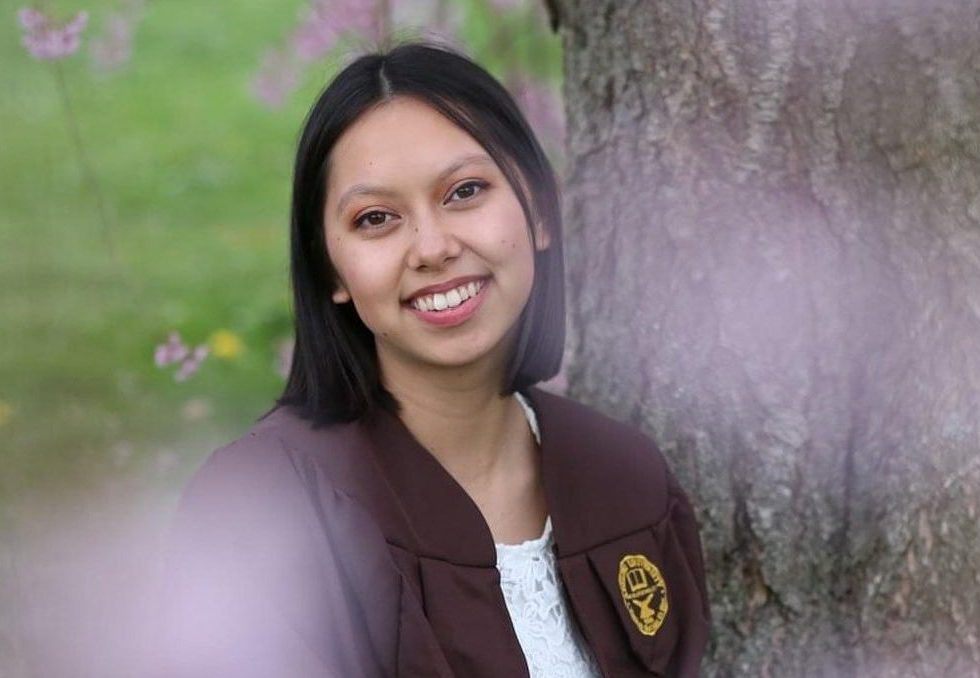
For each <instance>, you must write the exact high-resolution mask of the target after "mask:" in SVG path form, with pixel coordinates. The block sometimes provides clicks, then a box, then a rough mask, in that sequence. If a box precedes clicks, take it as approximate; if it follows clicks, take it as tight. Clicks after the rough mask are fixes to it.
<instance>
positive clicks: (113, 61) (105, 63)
mask: <svg viewBox="0 0 980 678" xmlns="http://www.w3.org/2000/svg"><path fill="white" fill-rule="evenodd" d="M133 23H134V21H133V20H132V19H131V18H130V17H127V16H123V15H121V14H113V15H112V16H110V17H109V18H108V20H107V22H106V29H105V32H104V33H103V34H102V35H100V36H99V37H98V38H96V39H94V40H93V41H92V43H91V45H90V46H89V53H90V54H91V56H92V61H93V63H94V64H95V65H96V67H98V68H99V69H100V70H103V71H111V70H114V69H117V68H119V67H120V66H122V65H123V64H125V63H126V62H128V61H129V59H130V57H132V55H133Z"/></svg>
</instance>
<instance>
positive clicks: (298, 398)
mask: <svg viewBox="0 0 980 678" xmlns="http://www.w3.org/2000/svg"><path fill="white" fill-rule="evenodd" d="M398 96H410V97H414V98H416V99H418V100H420V101H422V102H424V103H426V104H428V105H430V106H432V107H433V108H435V109H436V110H438V111H439V112H440V113H442V114H443V115H444V116H446V118H448V119H449V120H450V121H452V122H453V123H455V124H456V125H458V126H459V127H460V128H462V129H463V130H464V131H466V132H467V133H468V134H469V135H470V136H472V137H473V138H474V139H475V140H476V141H477V142H478V143H479V144H480V145H482V146H483V147H484V149H486V151H487V153H488V154H489V155H490V156H491V157H492V158H493V159H494V161H495V162H496V163H497V165H498V166H499V167H500V169H501V171H502V172H503V173H504V175H505V176H506V177H507V180H508V181H509V182H510V185H511V187H512V188H513V189H514V192H515V193H516V195H517V198H518V200H519V201H520V203H521V207H522V209H523V211H524V216H525V218H526V219H527V223H528V227H529V230H530V237H531V240H532V243H534V241H535V240H534V239H535V233H534V232H535V229H534V228H533V227H532V225H533V224H536V223H537V224H540V225H541V226H542V228H543V229H544V231H545V232H546V233H547V234H548V237H549V245H548V247H547V248H546V249H543V250H538V249H537V248H536V247H535V254H534V283H533V287H532V290H531V296H530V298H529V300H528V303H527V305H526V306H525V308H524V311H523V312H522V314H521V316H520V318H519V319H518V325H519V327H518V331H517V338H516V342H515V345H514V351H513V354H512V355H511V357H510V362H509V364H508V368H507V374H506V375H505V386H504V392H503V395H507V394H510V393H513V392H514V391H517V390H520V389H523V388H525V387H527V386H530V385H532V384H535V383H537V382H539V381H544V380H547V379H550V378H551V377H553V376H554V375H556V374H557V373H558V370H559V368H560V367H561V359H562V352H563V349H564V344H565V292H564V260H563V253H562V223H561V209H560V206H559V195H558V186H557V182H556V180H555V174H554V170H553V169H552V167H551V163H550V162H549V161H548V158H547V157H546V156H545V154H544V151H543V150H542V149H541V146H540V144H539V143H538V141H537V139H536V138H535V136H534V133H533V132H532V131H531V128H530V126H529V125H528V124H527V121H526V120H525V119H524V116H523V115H522V114H521V112H520V110H519V108H518V107H517V104H516V103H515V102H514V100H513V98H512V97H511V96H510V94H509V93H508V92H507V90H506V89H504V87H503V86H502V85H501V84H500V83H499V82H497V80H496V79H494V77H493V76H491V75H490V74H489V73H488V72H487V71H485V70H484V69H483V68H482V67H480V66H478V65H477V64H475V63H474V62H473V61H471V60H470V59H468V58H467V57H465V56H462V55H460V54H458V53H456V52H453V51H451V50H450V49H448V48H446V47H442V46H438V45H433V44H427V43H419V42H412V43H405V44H401V45H398V46H396V47H394V48H393V49H391V50H388V51H385V52H379V53H374V54H368V55H365V56H362V57H360V58H358V59H357V60H355V61H354V62H353V63H351V64H350V65H348V66H347V67H345V68H344V69H343V70H342V71H341V72H340V73H339V74H338V75H337V76H336V77H335V78H334V79H333V81H332V82H331V83H330V84H329V85H328V86H327V88H326V89H325V90H324V91H323V92H322V93H321V94H320V97H319V98H318V99H317V101H316V103H315V104H314V105H313V107H312V108H311V109H310V112H309V114H308V115H307V118H306V122H305V124H304V127H303V132H302V135H301V137H300V141H299V146H298V149H297V152H296V163H295V166H294V174H293V195H292V216H291V227H290V231H291V234H290V238H291V243H290V269H291V273H290V275H291V280H292V290H293V306H294V309H293V310H294V313H295V335H296V338H295V342H296V343H295V347H294V351H293V361H292V367H291V369H290V372H289V378H288V380H287V382H286V387H285V390H284V391H283V394H282V396H281V397H280V398H279V400H278V403H279V405H289V406H291V407H292V408H294V409H295V411H297V412H298V413H299V414H300V415H301V416H303V417H305V418H307V419H310V420H312V421H313V422H314V423H315V424H316V425H327V424H332V423H337V422H345V421H352V420H355V419H359V418H361V417H362V416H364V415H366V414H368V413H369V412H370V411H371V410H372V409H373V408H375V407H383V408H385V409H387V410H389V411H391V412H397V411H398V403H397V402H396V401H395V398H394V397H393V396H392V395H391V394H390V393H389V392H388V391H387V390H386V389H385V388H384V386H383V385H382V383H381V374H380V371H379V367H378V361H377V354H376V351H375V344H374V336H373V335H372V333H371V331H370V330H369V329H368V328H367V327H366V326H365V325H364V323H363V322H362V321H361V319H360V317H359V316H358V315H357V311H356V310H355V309H354V304H353V303H345V304H335V303H334V302H333V301H332V299H331V293H332V292H333V290H334V285H335V272H334V270H333V267H332V265H331V263H330V260H329V257H328V256H327V247H326V240H325V235H324V223H323V213H324V204H325V201H326V185H327V173H328V171H329V161H330V153H331V150H332V149H333V147H334V145H335V144H336V142H337V140H338V139H339V138H340V136H341V135H342V134H343V133H344V131H345V130H346V129H347V128H348V127H349V126H350V125H351V124H352V123H353V122H354V121H355V120H356V119H357V118H358V117H359V116H361V115H362V114H364V113H366V112H367V111H368V110H370V109H371V108H372V107H374V106H375V105H377V104H379V103H382V102H385V101H388V100H390V99H392V98H394V97H398Z"/></svg>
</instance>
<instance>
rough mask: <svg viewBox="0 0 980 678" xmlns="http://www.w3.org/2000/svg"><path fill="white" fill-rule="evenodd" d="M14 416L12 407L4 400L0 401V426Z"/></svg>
mask: <svg viewBox="0 0 980 678" xmlns="http://www.w3.org/2000/svg"><path fill="white" fill-rule="evenodd" d="M13 416H14V406H13V405H11V404H10V403H8V402H7V401H6V400H0V426H3V425H4V424H6V423H7V422H9V421H10V420H11V419H12V418H13Z"/></svg>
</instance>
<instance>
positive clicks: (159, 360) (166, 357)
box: [153, 332, 190, 367]
mask: <svg viewBox="0 0 980 678" xmlns="http://www.w3.org/2000/svg"><path fill="white" fill-rule="evenodd" d="M189 352H190V350H189V349H188V348H187V345H186V344H184V342H183V340H182V339H181V338H180V334H179V333H178V332H171V333H170V336H168V337H167V343H165V344H160V345H159V346H157V348H156V351H154V353H153V362H155V363H156V366H157V367H166V366H167V365H170V364H172V363H176V362H180V361H181V360H183V359H184V358H186V357H187V354H188V353H189Z"/></svg>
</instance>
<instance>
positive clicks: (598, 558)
mask: <svg viewBox="0 0 980 678" xmlns="http://www.w3.org/2000/svg"><path fill="white" fill-rule="evenodd" d="M561 236H562V233H561V216H560V209H559V204H558V189H557V186H556V181H555V178H554V174H553V172H552V169H551V166H550V164H549V163H548V160H547V158H546V157H545V155H544V153H543V152H542V150H541V148H540V146H539V144H538V142H537V141H536V139H535V137H534V134H533V132H532V131H531V130H530V128H529V127H528V126H527V123H526V122H525V120H524V118H523V116H522V115H521V113H520V112H519V110H518V109H517V107H516V106H515V104H514V102H513V100H512V98H511V97H510V95H509V94H508V93H507V92H506V91H505V90H504V89H503V88H502V87H501V86H500V85H499V83H497V81H496V80H494V79H493V78H492V77H491V76H490V75H489V74H488V73H487V72H486V71H484V70H483V69H482V68H480V67H479V66H477V65H476V64H474V63H473V62H471V61H469V60H468V59H467V58H465V57H463V56H461V55H458V54H456V53H454V52H451V51H448V50H445V49H442V48H438V47H433V46H429V45H424V44H407V45H402V46H399V47H396V48H395V49H393V50H391V51H389V52H387V53H383V54H373V55H369V56H365V57H362V58H360V59H358V60H357V61H355V62H354V63H352V64H351V65H350V66H348V67H347V68H345V69H344V70H343V71H342V72H341V73H340V74H339V75H338V76H337V77H336V79H335V80H334V81H333V82H332V83H331V84H330V85H329V86H328V87H327V88H326V90H325V91H324V92H323V94H322V95H321V96H320V98H319V100H318V101H317V102H316V104H315V105H314V106H313V109H312V110H311V112H310V114H309V116H308V118H307V121H306V125H305V128H304V131H303V135H302V137H301V140H300V144H299V150H298V153H297V159H296V165H295V175H294V186H293V213H292V264H291V265H292V283H293V294H294V306H295V314H296V346H295V352H294V360H293V364H292V370H291V372H290V375H289V381H288V383H287V386H286V389H285V392H284V393H283V395H282V397H281V398H280V400H279V403H278V405H277V407H276V408H274V409H273V410H272V411H271V412H269V413H268V414H266V415H265V416H264V417H263V418H262V419H261V420H260V422H259V423H258V424H256V425H255V426H254V427H253V428H252V430H251V431H249V432H248V433H247V434H246V435H245V436H243V437H242V438H240V439H239V440H237V441H235V442H233V443H231V444H230V445H228V446H226V447H224V448H222V449H220V450H218V451H217V452H215V453H214V454H212V455H211V456H210V457H209V459H208V460H207V462H206V463H205V464H204V466H203V467H202V468H201V469H200V471H199V472H198V473H197V475H196V476H195V477H194V479H193V480H192V482H191V483H190V485H189V486H188V488H187V490H186V491H185V493H184V496H183V498H182V501H181V506H180V510H179V512H178V515H177V517H176V520H175V523H174V532H173V534H174V537H173V540H172V544H173V545H172V550H171V552H172V559H171V563H170V566H169V568H168V571H169V572H171V573H172V575H171V577H170V578H169V581H168V586H167V588H166V596H165V600H166V604H165V606H164V608H165V610H166V614H165V615H164V628H163V633H162V635H161V638H164V639H166V642H165V643H164V652H163V653H162V654H163V658H162V659H161V660H160V662H159V664H160V666H162V667H166V668H165V669H164V673H163V674H162V675H167V676H217V675H235V676H393V675H400V676H446V677H448V676H467V677H475V678H480V677H482V676H487V677H489V676H508V677H509V676H535V677H537V676H558V675H561V676H599V675H604V676H648V675H659V676H664V675H669V676H674V675H677V676H694V675H696V674H697V671H698V665H699V662H700V657H701V654H702V652H703V649H704V646H705V642H706V638H707V623H708V606H707V597H706V592H705V587H704V571H703V564H702V559H701V549H700V543H699V538H698V532H697V526H696V524H695V521H694V517H693V512H692V510H691V507H690V505H689V503H688V501H687V498H686V496H685V495H684V492H683V491H682V490H681V489H680V487H679V486H678V485H677V483H676V482H675V480H674V478H673V476H672V475H671V473H670V471H669V469H668V468H667V466H666V464H665V462H664V460H663V457H662V456H661V455H660V452H659V451H658V450H657V448H656V446H655V445H654V443H653V442H652V441H651V440H650V439H649V438H647V437H646V436H645V435H643V434H642V433H640V432H639V431H637V430H635V429H633V428H632V427H629V426H627V425H625V424H622V423H619V422H616V421H614V420H612V419H610V418H607V417H605V416H602V415H600V414H599V413H597V412H595V411H593V410H591V409H589V408H587V407H585V406H583V405H580V404H578V403H575V402H573V401H571V400H568V399H566V398H562V397H558V396H555V395H551V394H548V393H546V392H544V391H542V390H540V389H538V388H536V387H535V386H534V385H535V384H536V383H537V382H539V381H542V380H545V379H548V378H550V377H551V376H554V375H555V374H556V373H557V371H558V369H559V367H560V362H561V355H562V348H563V343H564V303H565V302H564V292H563V280H562V276H563V265H562V238H561Z"/></svg>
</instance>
